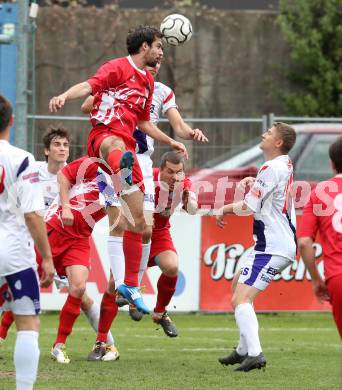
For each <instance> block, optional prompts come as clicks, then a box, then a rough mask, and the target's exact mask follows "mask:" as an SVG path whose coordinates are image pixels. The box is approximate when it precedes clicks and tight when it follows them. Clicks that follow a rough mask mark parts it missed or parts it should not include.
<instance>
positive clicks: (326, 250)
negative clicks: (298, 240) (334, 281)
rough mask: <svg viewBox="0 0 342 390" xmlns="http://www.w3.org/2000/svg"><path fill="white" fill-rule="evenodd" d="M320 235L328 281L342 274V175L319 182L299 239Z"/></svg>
mask: <svg viewBox="0 0 342 390" xmlns="http://www.w3.org/2000/svg"><path fill="white" fill-rule="evenodd" d="M317 232H319V234H320V237H321V242H322V248H323V257H324V274H325V279H326V280H327V279H329V278H331V277H332V276H335V275H338V274H342V175H337V176H336V177H334V178H332V179H329V180H327V181H324V182H321V183H319V184H318V185H317V187H316V188H315V189H314V190H313V191H312V192H311V195H310V199H309V201H308V203H307V204H306V205H305V207H304V212H303V216H302V222H301V224H300V229H299V232H298V237H311V238H312V239H313V240H314V239H315V237H316V234H317Z"/></svg>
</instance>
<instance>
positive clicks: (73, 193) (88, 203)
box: [45, 156, 106, 238]
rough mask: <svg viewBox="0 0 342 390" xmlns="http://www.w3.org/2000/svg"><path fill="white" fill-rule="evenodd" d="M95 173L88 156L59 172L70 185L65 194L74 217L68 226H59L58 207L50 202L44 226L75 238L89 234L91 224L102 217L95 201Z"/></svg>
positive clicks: (61, 224) (59, 215)
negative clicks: (67, 196) (67, 195)
mask: <svg viewBox="0 0 342 390" xmlns="http://www.w3.org/2000/svg"><path fill="white" fill-rule="evenodd" d="M96 172H97V165H96V164H95V163H93V162H92V160H91V159H90V158H89V157H88V156H84V157H81V158H79V159H78V160H75V161H73V162H71V163H70V164H67V165H66V166H65V167H64V168H63V169H62V170H61V173H62V174H63V175H64V176H65V177H66V178H67V179H68V181H69V182H70V183H71V185H72V187H71V189H70V191H69V199H70V200H69V203H70V205H71V211H72V213H73V215H74V223H73V225H71V226H63V223H62V220H61V206H60V205H59V204H58V202H54V203H53V204H52V205H51V206H50V208H49V209H48V211H47V215H46V217H45V219H46V224H47V225H48V227H52V228H54V229H55V230H57V231H58V232H60V233H63V234H65V235H68V236H71V237H75V238H80V237H89V236H90V235H91V233H92V231H93V229H94V226H95V223H96V222H97V221H99V220H100V219H102V218H103V217H104V216H105V215H106V212H105V211H104V209H103V207H102V206H101V205H100V202H99V188H98V186H97V182H96Z"/></svg>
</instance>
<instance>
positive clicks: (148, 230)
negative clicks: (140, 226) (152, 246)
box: [142, 225, 152, 244]
mask: <svg viewBox="0 0 342 390" xmlns="http://www.w3.org/2000/svg"><path fill="white" fill-rule="evenodd" d="M151 237H152V226H148V225H146V226H145V229H144V231H143V234H142V240H143V244H148V243H149V242H150V241H151Z"/></svg>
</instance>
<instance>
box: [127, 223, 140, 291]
mask: <svg viewBox="0 0 342 390" xmlns="http://www.w3.org/2000/svg"><path fill="white" fill-rule="evenodd" d="M123 251H124V254H125V284H126V285H127V286H132V287H139V280H138V279H139V270H140V262H141V256H142V235H141V234H140V233H133V232H130V231H127V230H126V231H125V233H124V236H123Z"/></svg>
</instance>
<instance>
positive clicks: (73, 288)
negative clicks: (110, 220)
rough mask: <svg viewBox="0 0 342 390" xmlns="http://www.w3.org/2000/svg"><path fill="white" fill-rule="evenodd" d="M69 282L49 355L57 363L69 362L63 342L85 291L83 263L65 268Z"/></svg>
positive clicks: (79, 310) (85, 280)
mask: <svg viewBox="0 0 342 390" xmlns="http://www.w3.org/2000/svg"><path fill="white" fill-rule="evenodd" d="M65 271H66V275H67V278H68V282H69V288H68V291H69V294H68V297H67V300H66V302H65V304H64V306H63V308H62V310H61V313H60V317H59V326H58V333H57V337H56V340H55V343H54V345H53V347H52V350H51V356H52V358H53V359H54V360H56V361H57V362H58V363H64V364H67V363H70V359H69V357H68V356H67V354H66V351H65V343H66V340H67V338H68V336H69V334H70V333H71V331H72V328H73V325H74V323H75V321H76V319H77V317H78V316H79V315H80V312H81V302H82V296H83V294H84V293H85V289H86V282H87V280H88V275H89V270H88V268H87V267H85V266H83V265H72V266H69V267H66V268H65Z"/></svg>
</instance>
